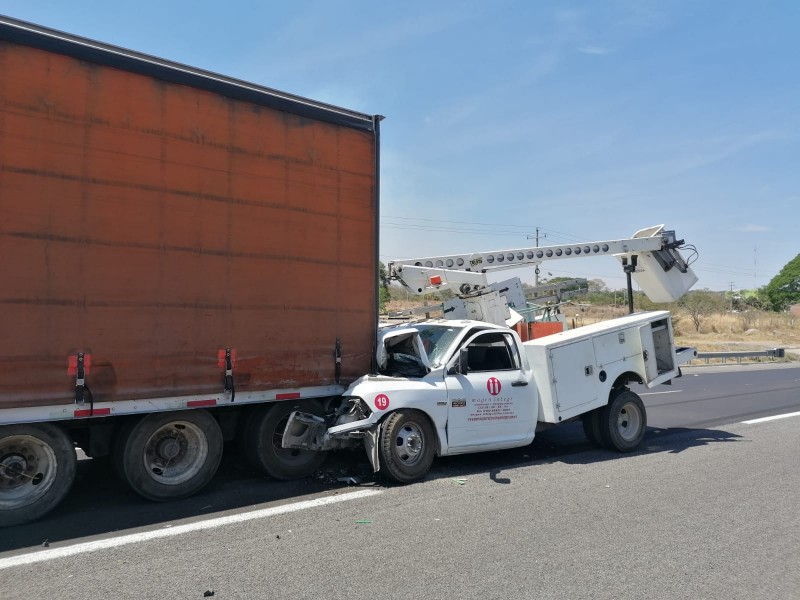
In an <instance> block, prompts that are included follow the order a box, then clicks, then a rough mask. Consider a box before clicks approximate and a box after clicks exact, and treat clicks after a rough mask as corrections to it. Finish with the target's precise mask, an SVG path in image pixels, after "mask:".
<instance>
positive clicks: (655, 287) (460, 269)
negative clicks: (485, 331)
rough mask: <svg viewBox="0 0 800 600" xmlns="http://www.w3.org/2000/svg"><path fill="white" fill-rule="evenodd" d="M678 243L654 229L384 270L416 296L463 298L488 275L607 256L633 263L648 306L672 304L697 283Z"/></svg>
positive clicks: (403, 264) (421, 261) (671, 235)
mask: <svg viewBox="0 0 800 600" xmlns="http://www.w3.org/2000/svg"><path fill="white" fill-rule="evenodd" d="M682 244H683V240H677V239H676V238H675V232H674V231H665V230H664V226H663V225H656V226H654V227H648V228H647V229H641V230H639V231H637V232H636V233H634V234H633V236H632V237H630V238H628V239H623V240H610V241H600V242H587V243H580V244H565V245H561V246H540V247H535V248H518V249H511V250H498V251H493V252H475V253H471V254H450V255H446V256H433V257H428V258H416V259H409V260H399V261H393V262H390V263H389V265H388V270H389V277H390V278H392V279H396V280H398V281H400V283H401V284H403V286H405V287H406V288H407V289H408V290H409V291H411V292H413V293H415V294H425V293H429V292H431V291H434V290H436V289H446V288H455V290H454V291H456V293H458V294H459V295H461V296H464V295H470V294H480V293H482V292H483V291H484V290H485V289H486V288H487V287H488V285H489V284H488V281H487V278H486V273H487V272H488V271H492V270H498V269H512V268H515V267H521V266H526V265H536V264H539V263H541V262H543V261H545V260H559V259H567V258H583V257H584V256H597V255H611V256H616V257H617V258H618V259H620V260H621V261H622V262H623V264H625V265H627V264H628V262H629V261H630V262H632V263H633V262H635V264H634V265H633V266H635V270H632V276H633V278H634V279H635V280H636V283H637V284H639V286H640V287H641V288H642V290H643V291H644V292H645V294H647V297H648V298H650V299H651V300H652V301H653V302H673V301H675V300H677V299H678V298H680V297H681V296H682V295H683V294H685V293H686V292H687V291H688V290H689V288H691V287H692V285H694V284H695V283H696V282H697V276H696V275H695V274H694V272H693V271H692V269H691V268H690V267H689V265H688V264H687V263H686V261H685V260H684V258H683V257H682V256H681V254H680V252H679V251H678V248H679V247H680V246H681V245H682ZM633 257H635V258H633Z"/></svg>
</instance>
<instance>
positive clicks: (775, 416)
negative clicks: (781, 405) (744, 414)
mask: <svg viewBox="0 0 800 600" xmlns="http://www.w3.org/2000/svg"><path fill="white" fill-rule="evenodd" d="M789 417H800V412H793V413H786V414H784V415H773V416H771V417H761V418H760V419H750V420H749V421H742V423H745V424H746V425H754V424H755V423H766V422H767V421H775V420H777V419H787V418H789Z"/></svg>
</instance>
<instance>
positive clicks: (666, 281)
mask: <svg viewBox="0 0 800 600" xmlns="http://www.w3.org/2000/svg"><path fill="white" fill-rule="evenodd" d="M664 236H666V237H667V238H669V239H670V240H671V242H672V243H670V244H667V246H666V247H665V248H663V249H661V250H653V251H650V250H645V251H638V252H627V253H624V254H615V255H614V256H616V257H617V258H618V259H619V260H620V261H622V260H623V259H626V260H627V262H628V264H629V265H630V264H631V262H632V260H633V257H634V256H635V257H636V259H635V260H636V269H635V270H634V271H633V273H632V276H633V280H634V281H635V282H636V284H637V285H638V286H639V288H640V289H641V290H642V291H643V292H644V293H645V294H646V295H647V297H648V298H650V300H652V301H653V302H675V301H676V300H678V299H679V298H680V297H681V296H683V295H684V294H685V293H686V292H688V291H689V289H690V288H691V287H692V286H693V285H694V284H695V283H697V275H695V274H694V271H692V268H691V267H690V266H689V265H688V264H687V263H686V260H685V259H684V258H683V256H681V253H680V252H679V251H678V245H679V244H682V243H683V242H682V241H680V240H676V239H675V232H674V231H664V226H663V225H656V226H654V227H648V228H647V229H640V230H639V231H637V232H636V233H634V234H633V235H632V236H631V237H633V238H648V237H664ZM673 246H674V247H673Z"/></svg>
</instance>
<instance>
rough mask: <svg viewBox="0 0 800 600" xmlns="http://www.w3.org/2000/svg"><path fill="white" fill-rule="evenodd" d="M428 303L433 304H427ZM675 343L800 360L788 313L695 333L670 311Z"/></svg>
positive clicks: (601, 317) (603, 312) (715, 320)
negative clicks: (774, 351)
mask: <svg viewBox="0 0 800 600" xmlns="http://www.w3.org/2000/svg"><path fill="white" fill-rule="evenodd" d="M421 304H422V303H421V302H419V301H414V300H413V299H412V300H409V301H405V300H403V301H392V302H390V303H389V310H390V311H394V310H402V309H408V308H412V307H415V306H420V305H421ZM430 304H435V303H434V302H431V303H430ZM627 312H628V309H627V306H617V307H614V306H587V305H571V306H567V307H565V309H564V314H565V315H566V316H567V319H568V321H569V323H570V326H572V327H581V326H583V325H589V324H590V323H596V322H598V321H606V320H608V319H612V318H614V317H621V316H623V315H625V314H627ZM672 323H673V326H674V329H675V341H676V343H677V344H678V345H679V346H691V347H694V348H697V349H698V351H700V352H736V351H751V350H754V351H760V350H766V349H770V348H786V349H787V356H790V357H791V358H792V359H793V360H800V318H798V317H796V316H793V315H790V314H788V313H771V312H762V311H748V312H742V313H716V314H710V315H707V316H705V317H704V318H703V319H702V321H701V323H700V330H699V331H696V330H695V326H694V323H693V322H692V319H691V317H690V316H689V314H688V313H686V312H683V311H681V310H680V309H679V310H677V311H673V312H672Z"/></svg>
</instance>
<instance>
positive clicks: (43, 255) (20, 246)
mask: <svg viewBox="0 0 800 600" xmlns="http://www.w3.org/2000/svg"><path fill="white" fill-rule="evenodd" d="M0 72H2V73H3V76H2V78H0V207H1V208H2V218H1V219H0V257H2V269H1V270H0V272H2V283H3V285H2V286H0V331H2V350H0V408H11V407H16V406H38V405H53V404H69V403H71V402H73V388H74V385H75V381H74V376H70V375H69V374H68V372H67V357H68V355H70V354H71V353H74V352H76V351H85V352H91V354H92V358H93V366H92V370H91V372H90V374H89V377H88V379H87V382H88V383H89V385H90V387H91V389H92V392H93V395H94V400H95V401H107V400H126V399H134V398H148V397H166V396H175V395H192V394H203V393H217V392H219V391H220V390H221V389H222V370H221V369H220V368H219V366H218V364H217V352H218V350H219V349H220V348H226V347H230V348H234V349H235V350H236V354H237V360H236V364H235V367H234V379H235V382H236V386H237V391H240V390H241V391H248V390H262V389H281V388H296V387H304V386H319V385H329V384H332V383H335V362H334V349H335V343H336V339H337V338H339V339H340V340H341V345H342V352H343V357H342V371H341V380H342V382H347V381H349V380H352V379H353V378H355V377H356V376H358V375H361V374H363V373H365V372H367V371H368V370H369V367H370V358H371V351H372V347H373V341H374V333H375V327H376V325H375V322H376V309H375V297H376V294H375V292H376V290H375V286H376V285H377V283H376V276H375V265H374V261H375V255H376V245H377V240H376V223H375V221H376V218H377V206H376V197H377V194H376V186H377V181H376V177H377V175H376V172H377V166H376V156H377V147H376V144H377V139H376V135H375V133H374V132H371V131H366V130H359V129H357V128H350V127H344V126H339V125H336V124H334V123H330V122H324V121H322V120H315V119H313V118H309V117H305V116H298V115H295V114H290V113H287V112H283V111H281V110H277V109H275V108H270V107H268V106H261V105H257V104H253V103H249V102H246V101H242V100H236V99H232V98H228V97H225V96H223V95H220V94H216V93H213V92H211V91H208V90H203V89H196V88H193V87H188V86H184V85H179V84H176V83H171V82H169V81H165V80H159V79H154V78H151V77H148V76H146V75H143V74H140V73H134V72H130V71H126V70H122V69H117V68H113V67H110V66H103V65H98V64H92V63H90V62H86V61H81V60H78V59H76V58H72V57H69V56H66V55H61V54H56V53H53V52H48V51H46V50H42V49H37V48H33V47H28V46H25V45H20V44H16V43H11V42H7V41H5V42H0Z"/></svg>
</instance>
